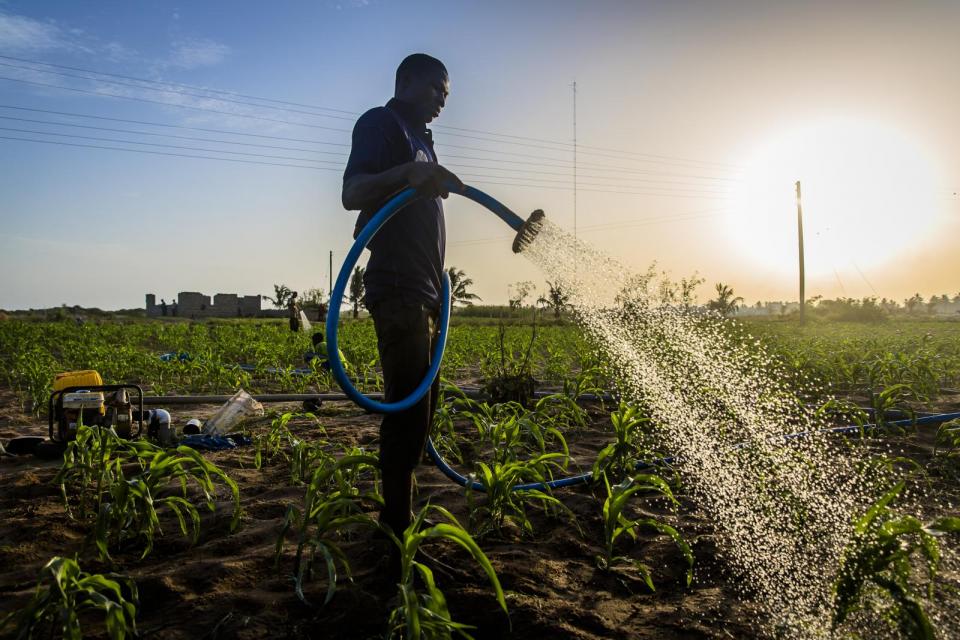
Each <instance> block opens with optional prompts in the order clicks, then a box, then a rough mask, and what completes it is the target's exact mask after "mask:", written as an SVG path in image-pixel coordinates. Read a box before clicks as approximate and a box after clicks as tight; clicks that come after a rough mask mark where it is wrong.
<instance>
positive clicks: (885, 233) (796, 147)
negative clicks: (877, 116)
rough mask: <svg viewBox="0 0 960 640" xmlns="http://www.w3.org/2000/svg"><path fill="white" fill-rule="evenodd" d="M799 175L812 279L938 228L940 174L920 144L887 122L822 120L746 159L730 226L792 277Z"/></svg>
mask: <svg viewBox="0 0 960 640" xmlns="http://www.w3.org/2000/svg"><path fill="white" fill-rule="evenodd" d="M797 180H799V181H800V182H801V188H802V204H803V226H804V253H805V256H806V257H805V262H806V271H807V274H808V275H811V276H817V275H823V274H828V273H831V272H832V271H835V270H836V269H838V268H842V267H845V266H848V265H851V264H855V265H857V268H858V269H859V268H861V267H862V268H867V267H870V266H877V265H880V264H883V263H886V262H888V261H890V260H892V259H893V258H895V257H896V256H897V255H898V254H899V253H901V252H902V251H903V250H905V249H907V248H909V247H910V245H911V243H915V242H918V241H920V240H921V239H922V238H923V237H924V236H926V235H928V234H930V233H932V232H933V231H934V230H935V228H936V226H937V219H938V215H939V202H938V197H937V193H938V192H937V184H936V183H937V180H936V172H935V170H934V169H933V167H932V165H931V163H930V162H929V161H928V160H927V158H926V157H925V156H924V153H923V152H922V150H921V149H920V148H919V147H918V145H917V144H916V143H915V142H914V141H912V140H911V139H910V138H909V137H907V136H905V135H904V134H903V133H901V132H900V131H898V130H896V129H894V128H892V127H889V126H886V125H883V124H881V123H876V122H869V121H863V120H853V119H832V120H824V121H821V122H818V123H816V124H811V125H808V126H804V127H798V128H796V129H794V130H791V131H789V132H787V133H784V134H781V135H778V136H774V137H771V138H768V139H767V140H765V141H764V142H763V143H762V144H761V145H760V146H759V147H757V148H755V149H754V150H753V152H752V153H751V154H750V156H749V159H748V161H747V163H746V165H745V168H744V170H743V172H742V180H741V181H740V182H739V183H738V186H737V187H736V188H735V191H734V197H733V207H732V209H731V211H732V213H731V214H730V215H729V220H728V222H729V224H728V225H727V229H728V232H729V233H730V236H731V238H732V240H733V242H734V244H735V246H736V247H737V248H738V249H739V251H741V252H742V254H743V256H744V257H745V258H747V259H749V260H750V261H752V262H755V263H756V264H757V265H759V266H763V267H765V268H769V269H774V270H776V271H781V272H792V273H796V270H797V215H796V213H797V202H796V193H795V187H794V183H795V182H796V181H797Z"/></svg>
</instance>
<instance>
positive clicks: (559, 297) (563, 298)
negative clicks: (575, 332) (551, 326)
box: [537, 280, 570, 320]
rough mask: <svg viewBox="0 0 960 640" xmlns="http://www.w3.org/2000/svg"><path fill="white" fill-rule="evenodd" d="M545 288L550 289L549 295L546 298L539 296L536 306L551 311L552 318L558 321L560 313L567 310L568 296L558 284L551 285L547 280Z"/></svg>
mask: <svg viewBox="0 0 960 640" xmlns="http://www.w3.org/2000/svg"><path fill="white" fill-rule="evenodd" d="M547 286H549V287H550V291H549V293H548V294H547V295H546V296H540V297H539V298H538V299H537V304H539V305H542V306H545V307H549V308H551V309H553V317H554V318H556V319H557V320H559V319H560V313H561V312H562V311H563V310H564V309H566V308H567V303H568V302H569V301H570V294H569V293H567V291H566V290H565V289H564V288H563V287H562V286H561V285H560V284H553V283H552V282H550V281H549V280H547Z"/></svg>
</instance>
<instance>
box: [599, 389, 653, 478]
mask: <svg viewBox="0 0 960 640" xmlns="http://www.w3.org/2000/svg"><path fill="white" fill-rule="evenodd" d="M649 422H650V419H649V418H647V417H646V416H644V415H643V413H642V412H641V410H640V408H639V407H637V406H636V405H632V404H628V403H625V402H621V403H620V406H619V407H618V408H617V410H616V411H614V412H613V413H611V414H610V423H611V424H612V426H613V433H614V436H615V437H616V440H614V441H613V442H611V443H610V444H608V445H607V446H605V447H604V448H603V449H601V450H600V453H598V454H597V459H596V461H595V462H594V463H593V477H594V478H595V479H597V480H599V479H600V477H601V476H606V475H608V474H611V475H613V476H614V477H616V478H624V477H628V476H630V474H632V473H633V469H634V467H636V464H637V462H639V461H640V459H641V458H642V456H643V454H644V453H647V451H646V449H645V447H644V442H643V432H642V430H641V427H643V426H644V425H646V424H649Z"/></svg>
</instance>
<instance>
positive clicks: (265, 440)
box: [253, 411, 326, 477]
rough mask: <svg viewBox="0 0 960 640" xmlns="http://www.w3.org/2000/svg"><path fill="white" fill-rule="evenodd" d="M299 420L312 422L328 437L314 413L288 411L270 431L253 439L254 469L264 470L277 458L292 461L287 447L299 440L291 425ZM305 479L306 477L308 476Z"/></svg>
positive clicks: (272, 424) (276, 420)
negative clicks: (293, 421) (292, 431)
mask: <svg viewBox="0 0 960 640" xmlns="http://www.w3.org/2000/svg"><path fill="white" fill-rule="evenodd" d="M298 418H305V419H308V420H312V421H313V422H314V423H315V425H316V427H317V429H318V430H319V431H320V433H321V434H323V435H326V431H325V430H324V428H323V425H321V424H320V421H319V420H317V417H316V416H315V415H313V414H312V413H296V412H293V411H288V412H287V413H283V414H280V415H278V416H276V417H275V418H274V419H273V420H272V421H271V422H270V430H269V431H267V432H266V433H259V434H257V435H255V436H254V437H253V444H254V453H253V466H254V467H256V468H257V469H262V468H263V465H264V464H269V463H272V462H273V460H274V459H275V458H277V457H280V458H282V459H283V460H285V461H289V460H290V455H291V454H290V453H289V452H288V451H287V448H286V447H288V446H290V447H292V446H293V443H295V442H297V441H298V438H296V437H295V436H294V435H293V433H291V432H290V427H289V424H290V421H291V420H295V419H298ZM303 477H306V475H304V476H303Z"/></svg>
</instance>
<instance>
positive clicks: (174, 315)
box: [170, 300, 177, 318]
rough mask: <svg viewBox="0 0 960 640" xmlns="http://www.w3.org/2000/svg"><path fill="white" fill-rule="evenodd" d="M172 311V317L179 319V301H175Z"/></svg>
mask: <svg viewBox="0 0 960 640" xmlns="http://www.w3.org/2000/svg"><path fill="white" fill-rule="evenodd" d="M170 311H172V313H171V314H170V315H172V316H173V317H174V318H176V317H177V301H176V300H174V301H173V307H172V308H171V309H170Z"/></svg>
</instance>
